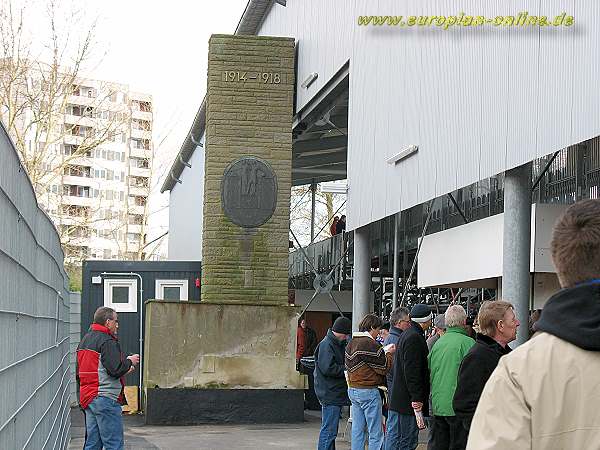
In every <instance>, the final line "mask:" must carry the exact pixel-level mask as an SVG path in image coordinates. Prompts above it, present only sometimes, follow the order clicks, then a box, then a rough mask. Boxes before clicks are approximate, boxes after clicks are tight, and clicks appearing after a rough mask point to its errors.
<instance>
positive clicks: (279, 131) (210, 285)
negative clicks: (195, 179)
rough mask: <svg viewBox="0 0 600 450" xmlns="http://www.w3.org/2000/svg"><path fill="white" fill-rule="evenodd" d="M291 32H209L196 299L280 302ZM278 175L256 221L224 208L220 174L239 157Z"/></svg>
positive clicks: (283, 293)
mask: <svg viewBox="0 0 600 450" xmlns="http://www.w3.org/2000/svg"><path fill="white" fill-rule="evenodd" d="M293 92H294V40H293V39H290V38H279V37H264V36H229V35H213V36H212V37H211V39H210V43H209V62H208V88H207V114H206V117H207V118H206V142H205V158H206V165H205V167H206V169H205V181H204V183H205V185H204V218H203V222H204V229H203V230H204V231H203V244H202V245H203V248H202V255H203V261H202V276H203V285H202V300H203V301H204V302H208V303H211V302H213V303H231V304H272V305H275V304H280V305H282V304H286V303H287V289H288V265H287V264H288V263H287V261H288V229H289V207H290V206H289V204H290V189H291V155H292V114H293ZM248 156H253V157H257V158H259V159H261V160H262V161H265V162H267V163H268V164H269V165H270V166H271V168H272V169H273V171H274V173H275V174H276V177H277V192H278V194H277V203H276V208H275V212H274V214H273V216H272V217H271V218H270V219H269V220H268V221H267V222H266V223H265V224H264V225H262V226H260V227H257V228H243V227H240V226H238V225H235V224H234V223H233V222H231V221H230V220H229V218H228V217H227V216H226V215H225V214H224V212H223V208H222V203H221V182H222V179H223V175H224V172H225V170H226V169H227V167H228V166H229V165H230V164H231V163H232V162H234V161H236V160H237V159H239V158H242V157H248Z"/></svg>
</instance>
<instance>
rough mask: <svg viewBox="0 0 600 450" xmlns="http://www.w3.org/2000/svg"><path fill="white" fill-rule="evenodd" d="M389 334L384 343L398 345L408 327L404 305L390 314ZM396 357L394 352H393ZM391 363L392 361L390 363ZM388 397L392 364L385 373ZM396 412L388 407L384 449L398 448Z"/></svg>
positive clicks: (408, 318) (392, 380) (392, 372)
mask: <svg viewBox="0 0 600 450" xmlns="http://www.w3.org/2000/svg"><path fill="white" fill-rule="evenodd" d="M390 324H391V328H390V334H389V335H388V337H387V338H385V342H384V343H383V344H384V345H388V344H394V345H396V346H398V341H399V340H400V336H401V335H402V332H403V331H404V330H406V329H408V328H410V312H409V311H408V309H406V308H404V307H399V308H396V309H395V310H393V311H392V314H390ZM394 358H396V354H394ZM392 364H393V363H392ZM386 380H387V388H388V398H391V396H392V388H393V385H394V366H393V365H392V370H390V371H389V372H388V374H387V375H386ZM398 418H399V417H398V413H397V412H396V411H392V410H390V409H389V408H388V416H387V420H386V422H385V426H386V433H385V450H396V449H397V448H398V439H399V438H400V424H399V422H398Z"/></svg>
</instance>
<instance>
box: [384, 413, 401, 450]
mask: <svg viewBox="0 0 600 450" xmlns="http://www.w3.org/2000/svg"><path fill="white" fill-rule="evenodd" d="M385 428H386V430H385V450H398V449H399V448H400V422H399V414H398V413H397V412H396V411H392V410H391V409H390V410H388V419H387V423H386V427H385Z"/></svg>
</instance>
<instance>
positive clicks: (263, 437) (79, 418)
mask: <svg viewBox="0 0 600 450" xmlns="http://www.w3.org/2000/svg"><path fill="white" fill-rule="evenodd" d="M304 417H305V420H304V422H303V423H299V424H286V425H202V426H194V427H164V426H161V427H157V426H147V425H144V418H143V417H142V416H124V424H125V448H126V450H156V449H160V450H192V449H193V450H199V449H202V450H222V449H233V448H235V449H239V450H250V449H252V450H262V449H274V450H275V449H315V448H316V446H317V445H316V444H317V439H318V436H319V426H320V423H321V419H320V412H313V411H306V412H305V415H304ZM71 420H72V428H71V436H72V438H71V444H70V445H69V450H81V449H82V448H83V441H84V435H85V433H84V425H83V414H82V413H81V411H80V410H78V409H73V410H72V413H71ZM345 425H346V420H342V421H340V433H339V435H338V439H337V442H336V449H337V450H349V449H350V443H349V442H348V441H346V440H345V439H344V438H343V433H344V428H345ZM421 448H423V449H424V448H425V447H424V446H419V449H421Z"/></svg>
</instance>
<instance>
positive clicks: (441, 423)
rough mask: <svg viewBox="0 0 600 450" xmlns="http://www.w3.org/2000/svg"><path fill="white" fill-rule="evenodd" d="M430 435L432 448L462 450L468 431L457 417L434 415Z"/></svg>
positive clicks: (437, 449) (435, 449)
mask: <svg viewBox="0 0 600 450" xmlns="http://www.w3.org/2000/svg"><path fill="white" fill-rule="evenodd" d="M432 437H433V439H432V446H431V448H432V449H433V450H464V449H465V448H466V447H467V438H468V437H469V433H468V431H467V430H466V429H465V427H464V426H463V423H462V420H460V419H459V418H457V417H455V416H435V419H434V421H433V436H432Z"/></svg>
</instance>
